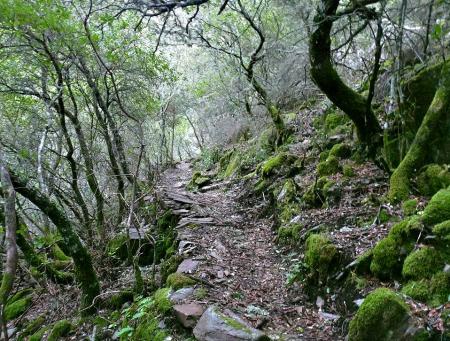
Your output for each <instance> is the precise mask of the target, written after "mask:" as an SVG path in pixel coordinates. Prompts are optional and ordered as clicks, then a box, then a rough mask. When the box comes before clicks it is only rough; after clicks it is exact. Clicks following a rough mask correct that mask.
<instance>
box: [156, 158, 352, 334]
mask: <svg viewBox="0 0 450 341" xmlns="http://www.w3.org/2000/svg"><path fill="white" fill-rule="evenodd" d="M191 177H192V166H191V165H190V164H188V163H180V164H178V165H177V166H176V168H172V169H169V170H167V171H166V172H165V173H164V174H163V177H162V179H161V187H160V192H161V195H162V197H163V198H165V201H166V203H167V204H168V205H169V206H171V207H172V208H173V209H174V210H175V212H178V213H179V214H180V215H181V216H182V217H183V218H182V220H181V221H180V223H179V231H178V234H179V239H180V250H179V251H180V252H182V253H183V254H184V256H185V257H187V258H188V259H189V261H188V263H187V264H191V265H193V266H192V267H191V268H190V269H188V271H189V270H190V274H191V275H193V276H195V277H197V278H200V279H201V280H202V281H204V282H205V283H209V285H208V287H209V290H208V294H207V295H206V297H205V298H204V299H203V300H202V302H200V303H205V304H208V305H210V304H217V305H218V306H220V307H222V308H224V309H225V308H227V309H230V310H232V311H233V312H234V313H237V314H238V315H239V316H241V317H243V318H244V319H245V320H247V322H249V323H250V324H251V325H253V326H254V327H256V328H261V329H262V330H263V331H265V332H266V333H267V334H269V335H272V336H274V335H283V336H284V339H288V340H297V339H298V340H300V339H302V340H306V339H310V340H318V339H324V340H339V339H343V336H342V335H340V333H339V327H338V326H336V325H335V324H333V320H335V319H336V318H337V316H336V315H334V314H331V313H330V314H328V313H324V312H322V311H321V310H320V309H319V308H321V306H320V304H319V307H318V306H316V305H313V304H306V303H305V302H304V301H303V299H302V297H299V296H296V293H295V292H291V291H290V290H288V287H287V285H286V279H287V274H288V271H289V268H290V266H291V262H292V261H296V259H295V257H294V259H293V258H292V255H291V257H289V256H288V255H287V254H286V252H285V251H286V250H283V249H282V248H280V247H279V246H278V245H277V244H276V243H275V238H276V234H275V232H274V229H273V220H271V219H270V217H269V218H262V217H261V216H262V215H261V212H262V211H263V210H264V206H265V204H266V203H264V201H262V202H260V203H259V204H258V203H256V204H254V205H251V206H250V205H246V204H245V203H243V202H242V200H240V197H241V195H242V186H239V185H238V184H237V183H233V182H216V183H214V184H213V185H212V186H208V187H206V188H203V190H202V192H194V193H193V192H188V191H186V190H185V187H186V185H187V184H188V182H189V180H190V179H191Z"/></svg>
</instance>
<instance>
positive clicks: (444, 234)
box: [432, 219, 450, 245]
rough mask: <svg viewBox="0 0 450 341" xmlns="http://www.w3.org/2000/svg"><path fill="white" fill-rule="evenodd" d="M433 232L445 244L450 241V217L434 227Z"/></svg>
mask: <svg viewBox="0 0 450 341" xmlns="http://www.w3.org/2000/svg"><path fill="white" fill-rule="evenodd" d="M432 232H433V234H434V235H435V236H436V237H437V238H438V239H439V241H441V242H444V243H445V245H446V244H447V243H449V242H450V219H449V220H445V221H443V222H442V223H439V224H437V225H435V226H434V227H433V231H432Z"/></svg>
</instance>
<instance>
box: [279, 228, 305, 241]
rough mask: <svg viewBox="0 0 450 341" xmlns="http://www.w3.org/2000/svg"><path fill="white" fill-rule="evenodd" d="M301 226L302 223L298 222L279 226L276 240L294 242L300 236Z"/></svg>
mask: <svg viewBox="0 0 450 341" xmlns="http://www.w3.org/2000/svg"><path fill="white" fill-rule="evenodd" d="M302 228H303V225H301V224H299V223H293V224H289V225H283V226H280V228H278V241H279V242H281V243H295V242H296V241H297V240H298V239H299V237H300V231H301V230H302Z"/></svg>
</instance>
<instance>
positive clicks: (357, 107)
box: [309, 0, 382, 156]
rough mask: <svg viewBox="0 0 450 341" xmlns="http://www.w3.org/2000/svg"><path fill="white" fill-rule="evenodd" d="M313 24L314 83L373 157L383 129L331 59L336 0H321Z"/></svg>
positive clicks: (311, 53) (310, 46)
mask: <svg viewBox="0 0 450 341" xmlns="http://www.w3.org/2000/svg"><path fill="white" fill-rule="evenodd" d="M321 2H322V3H321V6H319V7H318V9H317V14H316V16H315V17H314V23H315V24H316V25H317V26H316V29H315V31H314V32H313V33H312V35H311V37H310V41H309V55H310V57H309V58H310V63H311V76H312V78H313V80H314V82H315V83H316V84H317V86H318V87H319V88H320V90H322V91H323V92H324V93H325V95H326V96H327V97H328V98H329V99H330V101H332V102H333V103H334V104H335V105H336V106H337V107H338V108H339V109H341V110H342V111H344V112H345V113H346V114H347V115H348V116H349V117H350V119H351V120H352V121H353V123H354V124H355V126H356V129H357V133H358V138H359V140H360V141H361V142H362V143H363V145H365V146H366V147H368V149H369V155H370V156H375V153H376V150H377V148H378V147H380V146H381V143H382V134H381V133H382V130H381V127H380V124H379V122H378V120H377V118H376V117H375V115H374V113H373V111H372V108H369V110H368V109H367V100H366V98H365V97H364V96H362V95H360V94H358V93H357V92H356V91H354V90H353V89H351V88H350V87H348V86H347V85H346V84H345V83H344V82H343V81H342V79H341V78H340V77H339V75H338V73H337V72H336V70H335V69H334V67H333V64H332V60H331V38H330V33H331V28H332V26H333V19H334V16H335V15H336V10H337V8H338V5H339V0H322V1H321Z"/></svg>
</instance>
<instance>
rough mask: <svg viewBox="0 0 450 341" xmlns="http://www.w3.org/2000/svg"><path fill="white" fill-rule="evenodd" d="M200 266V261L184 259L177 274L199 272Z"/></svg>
mask: <svg viewBox="0 0 450 341" xmlns="http://www.w3.org/2000/svg"><path fill="white" fill-rule="evenodd" d="M199 264H200V262H199V261H196V260H193V259H191V258H187V259H184V260H183V261H182V262H181V263H180V265H178V269H177V272H179V273H185V274H191V273H194V272H195V270H197V268H198V265H199Z"/></svg>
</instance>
